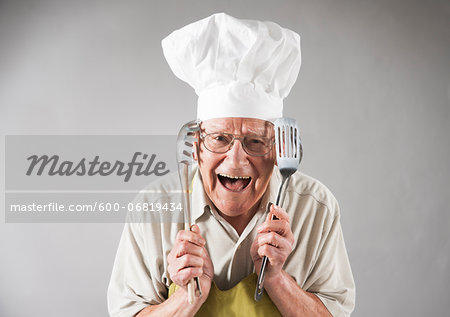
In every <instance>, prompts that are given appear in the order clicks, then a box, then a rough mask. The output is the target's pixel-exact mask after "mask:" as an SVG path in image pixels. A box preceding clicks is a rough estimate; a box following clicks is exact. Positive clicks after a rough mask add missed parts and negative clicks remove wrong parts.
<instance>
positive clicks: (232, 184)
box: [219, 177, 250, 192]
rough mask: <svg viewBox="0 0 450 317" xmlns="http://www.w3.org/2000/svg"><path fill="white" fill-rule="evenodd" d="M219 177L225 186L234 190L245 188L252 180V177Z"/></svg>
mask: <svg viewBox="0 0 450 317" xmlns="http://www.w3.org/2000/svg"><path fill="white" fill-rule="evenodd" d="M219 178H220V181H221V183H222V185H223V186H225V187H226V188H227V189H229V190H232V191H234V192H238V191H241V190H243V189H244V188H245V187H246V186H247V185H248V183H249V182H250V179H232V178H228V177H219Z"/></svg>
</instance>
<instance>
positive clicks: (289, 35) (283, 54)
mask: <svg viewBox="0 0 450 317" xmlns="http://www.w3.org/2000/svg"><path fill="white" fill-rule="evenodd" d="M162 47H163V52H164V56H165V57H166V60H167V62H168V63H169V66H170V68H171V69H172V71H173V72H174V74H175V75H176V76H177V77H178V78H180V79H181V80H183V81H185V82H187V83H188V84H189V85H191V86H192V87H193V88H194V89H195V92H196V93H197V95H198V97H199V98H198V104H197V118H198V119H201V120H207V119H212V118H223V117H243V118H257V119H263V120H273V119H276V118H279V117H282V116H283V99H284V98H285V97H286V96H287V95H288V94H289V92H290V90H291V88H292V86H293V85H294V83H295V81H296V79H297V76H298V72H299V70H300V64H301V55H300V36H299V35H298V34H297V33H295V32H293V31H291V30H288V29H285V28H282V27H280V26H279V25H278V24H276V23H273V22H261V21H254V20H240V19H236V18H233V17H232V16H229V15H227V14H225V13H218V14H214V15H212V16H210V17H207V18H205V19H202V20H200V21H197V22H194V23H192V24H189V25H187V26H185V27H183V28H181V29H179V30H176V31H174V32H173V33H172V34H170V35H169V36H167V37H166V38H165V39H164V40H163V41H162Z"/></svg>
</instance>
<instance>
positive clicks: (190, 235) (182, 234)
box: [176, 226, 206, 246]
mask: <svg viewBox="0 0 450 317" xmlns="http://www.w3.org/2000/svg"><path fill="white" fill-rule="evenodd" d="M195 227H197V228H198V226H195ZM199 230H200V229H199ZM176 240H177V241H189V242H191V243H194V244H196V245H199V246H204V245H205V243H206V241H205V239H203V237H202V236H201V235H200V234H199V233H197V232H194V231H189V230H180V231H178V233H177V237H176Z"/></svg>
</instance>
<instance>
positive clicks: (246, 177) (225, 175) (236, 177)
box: [219, 173, 250, 179]
mask: <svg viewBox="0 0 450 317" xmlns="http://www.w3.org/2000/svg"><path fill="white" fill-rule="evenodd" d="M219 175H220V176H223V177H228V178H232V179H249V178H250V176H233V175H228V174H222V173H220V174H219Z"/></svg>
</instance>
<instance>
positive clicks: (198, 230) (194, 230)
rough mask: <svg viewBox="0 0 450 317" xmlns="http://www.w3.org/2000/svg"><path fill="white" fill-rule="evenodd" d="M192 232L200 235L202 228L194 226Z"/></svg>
mask: <svg viewBox="0 0 450 317" xmlns="http://www.w3.org/2000/svg"><path fill="white" fill-rule="evenodd" d="M191 231H193V232H195V233H198V234H200V228H199V226H197V225H192V226H191Z"/></svg>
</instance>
